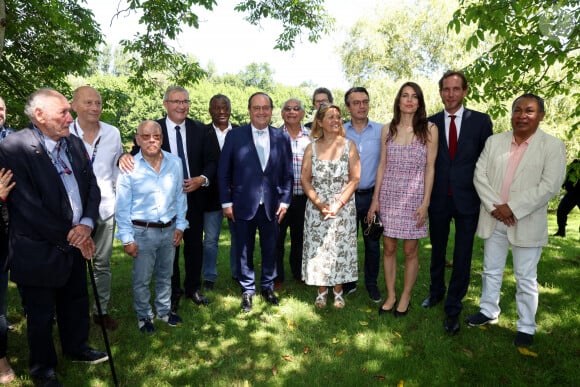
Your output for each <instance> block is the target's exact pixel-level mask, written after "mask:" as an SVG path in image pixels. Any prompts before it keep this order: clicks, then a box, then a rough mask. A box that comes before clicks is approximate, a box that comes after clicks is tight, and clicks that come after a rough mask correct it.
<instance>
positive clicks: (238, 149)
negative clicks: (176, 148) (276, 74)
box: [218, 92, 294, 312]
mask: <svg viewBox="0 0 580 387" xmlns="http://www.w3.org/2000/svg"><path fill="white" fill-rule="evenodd" d="M273 105H274V104H273V101H272V99H271V98H270V96H268V95H267V94H266V93H262V92H258V93H254V94H253V95H252V96H251V97H250V99H249V101H248V110H249V112H250V124H249V125H244V126H240V127H239V128H237V129H236V130H233V131H231V132H230V133H228V135H227V137H226V141H225V144H224V147H223V149H222V153H221V156H220V161H219V168H218V186H219V194H220V202H221V203H222V208H223V213H224V216H226V217H227V218H228V219H230V220H232V221H233V222H234V232H235V235H236V255H237V258H238V263H239V272H238V280H239V283H240V287H241V290H242V310H243V311H244V312H249V311H250V310H252V298H253V296H254V293H255V291H256V284H255V273H254V256H253V255H254V241H255V236H256V228H257V229H258V231H259V233H260V248H261V251H262V274H261V278H260V287H261V289H262V296H263V297H264V299H265V300H266V301H267V302H269V303H271V304H274V305H277V304H278V298H277V297H276V295H275V294H274V278H276V239H277V235H278V225H279V223H280V221H281V220H282V219H283V218H284V215H285V214H286V210H287V208H288V206H289V205H290V200H291V198H292V182H293V178H294V176H293V172H292V148H291V146H290V139H289V137H288V135H287V134H286V133H284V132H283V131H281V130H279V129H276V128H273V127H271V126H270V125H269V124H270V120H271V119H272V108H273Z"/></svg>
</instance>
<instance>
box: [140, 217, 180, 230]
mask: <svg viewBox="0 0 580 387" xmlns="http://www.w3.org/2000/svg"><path fill="white" fill-rule="evenodd" d="M131 223H133V224H134V225H135V226H140V227H151V228H165V227H169V226H171V225H172V224H173V223H175V218H173V219H171V220H170V221H169V222H167V223H160V222H142V221H140V220H132V221H131Z"/></svg>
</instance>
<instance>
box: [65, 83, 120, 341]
mask: <svg viewBox="0 0 580 387" xmlns="http://www.w3.org/2000/svg"><path fill="white" fill-rule="evenodd" d="M71 106H72V109H73V110H74V111H75V112H76V113H77V118H76V119H75V120H74V121H73V122H72V123H71V124H70V133H72V134H73V135H75V136H77V137H79V138H80V139H82V140H83V144H84V146H85V149H86V150H87V154H88V157H89V159H90V160H91V164H92V166H93V172H94V173H95V176H96V178H97V184H98V186H99V188H100V190H101V204H100V205H99V218H98V219H97V221H96V222H95V227H94V229H93V237H94V241H95V245H96V254H95V257H94V258H93V265H94V273H95V282H96V284H97V291H98V293H99V302H100V304H101V311H102V316H101V317H99V316H98V314H97V309H96V305H95V306H93V312H94V314H93V321H94V322H95V324H99V325H104V327H105V328H106V329H109V330H115V329H117V326H118V325H119V321H118V320H115V319H113V318H111V317H110V315H109V314H108V306H109V300H110V298H111V255H112V253H113V233H114V230H115V217H114V215H115V181H116V180H117V175H118V168H117V160H118V158H119V156H120V155H121V154H122V153H123V147H122V145H121V135H120V133H119V130H118V129H117V128H115V127H114V126H111V125H109V124H106V123H104V122H102V121H100V118H101V113H102V109H103V106H102V100H101V95H100V94H99V92H98V91H97V90H96V89H94V88H92V87H90V86H81V87H79V88H78V89H76V90H75V91H74V93H73V100H72V104H71Z"/></svg>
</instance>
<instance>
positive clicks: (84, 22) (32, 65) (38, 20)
mask: <svg viewBox="0 0 580 387" xmlns="http://www.w3.org/2000/svg"><path fill="white" fill-rule="evenodd" d="M5 3H6V23H7V24H6V29H5V41H4V48H3V51H2V59H1V60H0V90H2V91H1V93H2V97H3V98H4V100H5V101H6V104H7V105H8V109H9V111H10V117H11V118H12V119H11V121H10V122H9V123H10V124H11V125H12V126H15V127H17V128H19V127H22V126H24V125H25V124H26V123H27V119H26V118H24V117H23V116H22V115H21V114H17V113H19V112H22V110H23V107H24V103H25V101H26V98H27V97H28V95H29V94H30V93H31V92H32V91H34V90H35V89H36V88H38V87H53V88H55V89H58V90H59V91H62V92H63V93H64V94H68V93H69V91H70V86H69V85H68V84H67V82H66V76H67V75H68V74H72V75H86V74H87V71H88V70H89V69H90V60H91V58H93V57H95V56H96V55H97V46H98V45H99V44H100V43H101V42H102V38H101V33H100V30H99V27H98V25H97V23H96V22H95V21H94V19H93V13H92V12H91V11H90V10H87V9H85V8H83V7H82V6H81V5H79V4H78V3H79V1H76V0H60V1H44V0H26V1H22V0H6V2H5ZM81 26H82V28H81Z"/></svg>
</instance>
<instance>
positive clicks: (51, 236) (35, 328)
mask: <svg viewBox="0 0 580 387" xmlns="http://www.w3.org/2000/svg"><path fill="white" fill-rule="evenodd" d="M24 112H25V113H26V115H27V116H28V117H29V118H30V120H31V121H32V125H31V127H30V128H26V129H23V130H21V131H19V132H16V133H14V134H12V135H10V136H8V137H7V138H6V139H5V140H4V141H3V142H2V144H1V145H0V165H1V166H2V167H4V168H7V169H10V170H12V171H13V173H14V181H15V182H16V186H15V188H14V191H13V192H12V193H11V195H10V197H9V203H8V210H9V215H10V231H9V244H10V248H9V256H8V261H9V267H10V270H11V279H12V281H14V282H15V283H16V284H17V285H18V290H19V292H20V295H21V297H22V304H23V307H24V310H25V312H26V319H27V329H28V346H29V350H30V355H29V362H30V373H31V375H32V378H33V380H34V382H35V384H36V385H60V383H59V382H58V381H57V380H56V364H57V357H56V351H55V348H54V342H53V339H52V323H53V319H54V315H55V312H56V318H57V325H58V329H59V333H60V340H61V344H62V352H63V353H64V354H65V355H67V356H69V357H71V358H72V360H73V361H78V362H84V363H90V364H96V363H100V362H103V361H106V360H107V359H108V357H107V354H105V353H103V352H99V351H95V350H94V349H92V348H90V347H89V346H88V345H87V341H88V335H89V299H88V290H87V274H86V263H85V259H91V257H92V256H93V255H94V253H95V244H94V242H93V240H92V239H91V231H92V229H93V225H94V222H95V220H96V219H97V217H98V216H99V202H100V197H101V193H100V190H99V187H98V186H97V180H96V178H95V175H94V174H93V170H92V168H91V165H90V160H89V158H88V155H87V153H86V150H85V148H84V145H83V143H82V141H81V140H79V139H78V138H77V137H75V136H69V134H70V132H69V125H70V123H71V122H72V121H73V120H72V117H71V115H70V105H69V103H68V101H67V100H66V98H65V97H64V96H63V95H62V94H60V93H58V92H56V91H55V90H52V89H40V90H37V91H36V92H34V93H33V94H32V95H31V96H30V97H29V99H28V101H27V103H26V106H25V110H24ZM4 183H5V182H0V184H4Z"/></svg>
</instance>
